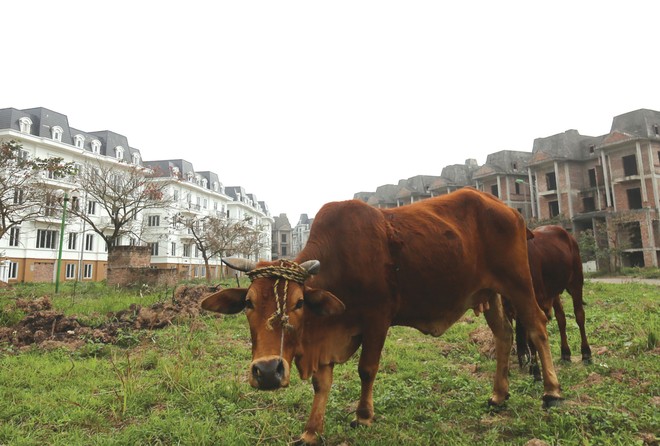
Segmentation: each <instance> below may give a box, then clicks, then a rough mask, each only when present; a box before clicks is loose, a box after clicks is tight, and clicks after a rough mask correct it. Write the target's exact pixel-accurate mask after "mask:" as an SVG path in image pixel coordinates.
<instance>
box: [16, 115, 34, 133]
mask: <svg viewBox="0 0 660 446" xmlns="http://www.w3.org/2000/svg"><path fill="white" fill-rule="evenodd" d="M18 127H19V128H20V130H21V133H30V129H31V128H32V120H31V119H30V118H26V117H23V118H21V119H19V120H18Z"/></svg>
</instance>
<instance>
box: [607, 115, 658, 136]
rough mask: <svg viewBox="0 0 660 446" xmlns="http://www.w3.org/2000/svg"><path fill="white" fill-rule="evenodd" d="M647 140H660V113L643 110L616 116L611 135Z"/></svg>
mask: <svg viewBox="0 0 660 446" xmlns="http://www.w3.org/2000/svg"><path fill="white" fill-rule="evenodd" d="M615 132H619V133H625V134H627V135H630V136H633V137H639V138H646V139H660V112H657V111H655V110H649V109H646V108H642V109H639V110H635V111H631V112H628V113H624V114H622V115H619V116H615V117H614V119H613V120H612V128H611V130H610V133H615Z"/></svg>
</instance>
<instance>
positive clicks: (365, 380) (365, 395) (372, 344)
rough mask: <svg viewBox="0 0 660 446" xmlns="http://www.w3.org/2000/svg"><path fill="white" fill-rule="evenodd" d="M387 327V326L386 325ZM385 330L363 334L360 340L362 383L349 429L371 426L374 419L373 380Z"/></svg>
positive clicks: (359, 368)
mask: <svg viewBox="0 0 660 446" xmlns="http://www.w3.org/2000/svg"><path fill="white" fill-rule="evenodd" d="M388 325H389V324H388ZM386 336H387V328H385V329H384V330H382V329H380V328H379V329H377V330H371V331H370V332H369V333H364V336H363V338H362V353H360V362H359V364H358V373H359V375H360V382H361V383H362V386H361V391H360V402H359V403H358V407H357V410H356V412H355V415H356V418H355V420H354V421H353V422H351V427H357V426H371V423H372V422H373V419H374V398H373V395H374V380H375V379H376V373H378V364H379V363H380V354H381V352H382V351H383V346H384V345H385V337H386Z"/></svg>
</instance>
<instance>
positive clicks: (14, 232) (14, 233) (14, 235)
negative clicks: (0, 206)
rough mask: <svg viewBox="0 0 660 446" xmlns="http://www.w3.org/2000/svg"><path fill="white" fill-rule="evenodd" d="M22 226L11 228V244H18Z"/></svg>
mask: <svg viewBox="0 0 660 446" xmlns="http://www.w3.org/2000/svg"><path fill="white" fill-rule="evenodd" d="M20 235H21V228H19V227H16V226H14V227H13V228H11V229H10V230H9V246H18V241H19V238H20Z"/></svg>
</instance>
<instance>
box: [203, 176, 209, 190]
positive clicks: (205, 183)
mask: <svg viewBox="0 0 660 446" xmlns="http://www.w3.org/2000/svg"><path fill="white" fill-rule="evenodd" d="M208 184H209V181H208V180H207V179H206V178H202V187H203V188H204V189H208Z"/></svg>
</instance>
